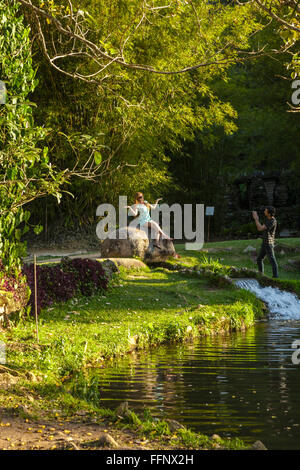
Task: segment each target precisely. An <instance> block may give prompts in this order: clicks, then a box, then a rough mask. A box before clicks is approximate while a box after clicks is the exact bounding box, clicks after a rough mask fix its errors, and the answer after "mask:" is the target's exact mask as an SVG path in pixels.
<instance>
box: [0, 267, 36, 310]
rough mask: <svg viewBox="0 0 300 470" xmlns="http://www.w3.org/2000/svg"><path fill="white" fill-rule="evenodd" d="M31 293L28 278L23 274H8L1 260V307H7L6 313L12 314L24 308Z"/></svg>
mask: <svg viewBox="0 0 300 470" xmlns="http://www.w3.org/2000/svg"><path fill="white" fill-rule="evenodd" d="M29 296H30V292H29V289H28V285H27V283H26V278H25V277H24V276H23V275H22V273H18V274H12V273H8V272H7V270H6V269H5V268H4V265H3V264H2V260H0V298H1V305H5V306H6V307H5V309H6V310H5V313H7V314H8V313H11V312H14V311H16V310H21V309H22V308H24V307H25V306H26V304H27V302H28V299H29Z"/></svg>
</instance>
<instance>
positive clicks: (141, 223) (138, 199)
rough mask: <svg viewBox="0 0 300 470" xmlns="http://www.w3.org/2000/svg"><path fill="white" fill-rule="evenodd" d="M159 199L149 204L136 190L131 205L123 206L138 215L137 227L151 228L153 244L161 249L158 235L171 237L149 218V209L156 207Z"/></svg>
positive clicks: (142, 228)
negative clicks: (133, 201)
mask: <svg viewBox="0 0 300 470" xmlns="http://www.w3.org/2000/svg"><path fill="white" fill-rule="evenodd" d="M159 201H161V198H159V199H157V200H156V202H155V204H154V205H152V204H149V202H148V201H145V200H144V195H143V193H140V192H138V193H136V195H135V203H134V204H133V206H125V208H126V209H129V210H130V211H131V213H132V214H133V215H134V216H135V217H137V216H138V228H140V229H141V230H144V231H145V230H147V228H150V229H151V235H152V234H154V240H155V242H154V243H153V245H154V246H155V247H156V248H158V249H159V250H161V247H160V246H159V239H160V237H162V238H166V239H167V240H173V239H172V238H170V237H169V236H168V235H167V234H166V233H165V232H163V231H162V229H161V228H160V226H159V225H158V223H157V222H155V221H154V220H152V219H151V216H150V209H156V207H157V204H158V202H159ZM174 258H180V255H178V253H176V252H175V254H174Z"/></svg>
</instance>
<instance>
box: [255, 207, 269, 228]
mask: <svg viewBox="0 0 300 470" xmlns="http://www.w3.org/2000/svg"><path fill="white" fill-rule="evenodd" d="M252 216H253V219H254V222H255V224H256V227H257V230H258V231H259V232H263V231H264V230H266V228H267V227H266V226H265V224H261V223H260V221H259V218H258V214H257V212H256V211H252Z"/></svg>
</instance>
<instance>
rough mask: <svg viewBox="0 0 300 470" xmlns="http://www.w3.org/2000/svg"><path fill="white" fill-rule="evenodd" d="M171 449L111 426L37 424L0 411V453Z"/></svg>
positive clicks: (71, 422) (67, 422)
mask: <svg viewBox="0 0 300 470" xmlns="http://www.w3.org/2000/svg"><path fill="white" fill-rule="evenodd" d="M170 448H171V446H168V445H167V442H166V444H161V443H159V442H158V441H155V440H152V441H151V442H149V441H148V440H147V439H145V438H141V439H139V438H137V436H136V434H134V433H133V432H132V431H129V430H119V429H114V428H113V426H112V423H100V424H98V423H96V422H91V421H89V422H76V421H75V420H74V419H73V420H72V419H70V420H67V419H64V420H62V419H61V418H58V419H53V420H47V419H45V420H43V419H40V420H38V421H36V420H31V419H26V418H21V417H19V416H16V415H14V414H13V413H9V412H7V411H3V410H1V409H0V450H13V449H16V450H63V449H73V450H85V449H87V450H89V449H98V450H99V449H119V450H125V449H143V450H147V449H170Z"/></svg>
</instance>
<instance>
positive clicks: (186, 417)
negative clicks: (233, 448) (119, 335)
mask: <svg viewBox="0 0 300 470" xmlns="http://www.w3.org/2000/svg"><path fill="white" fill-rule="evenodd" d="M299 339H300V321H296V320H293V321H284V320H274V319H272V320H271V321H269V322H262V323H258V324H257V325H255V326H254V327H252V328H250V329H248V330H247V331H245V332H238V333H233V334H230V335H216V336H212V337H208V338H202V339H201V340H199V341H197V342H196V343H188V344H183V345H178V344H176V345H171V346H164V347H159V348H155V349H153V350H150V351H147V352H141V353H137V354H133V355H129V356H128V357H127V358H126V359H123V360H120V361H118V362H116V363H115V364H114V365H113V366H112V367H110V368H107V369H105V370H102V371H101V373H100V391H101V402H102V403H101V404H102V406H107V407H112V408H114V407H116V406H118V404H119V403H121V402H123V401H125V400H126V401H128V402H129V406H130V408H132V409H133V410H135V411H137V412H141V411H142V410H143V409H144V408H145V407H147V408H150V409H151V412H152V414H153V415H154V416H157V417H159V418H163V417H166V418H172V419H176V420H178V421H180V422H181V423H183V424H185V425H187V426H189V427H191V428H192V429H193V430H194V431H199V432H203V433H205V434H208V435H211V434H213V433H217V434H220V435H221V436H223V437H226V436H230V437H240V438H242V439H244V440H245V441H247V442H253V441H255V440H257V439H260V440H261V441H263V442H264V443H265V445H266V446H267V447H268V448H270V449H300V364H299V365H296V364H293V363H292V359H291V358H292V353H293V352H294V350H293V349H292V348H291V345H292V343H293V341H294V340H299ZM299 357H300V355H299Z"/></svg>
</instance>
